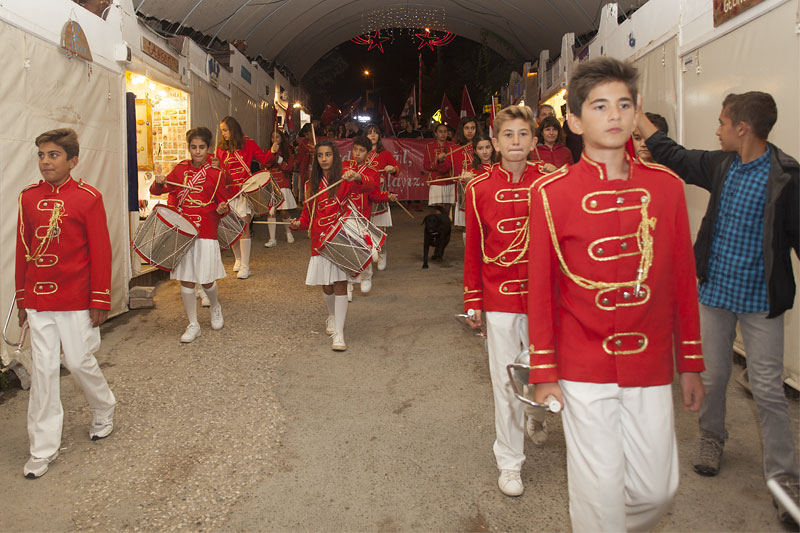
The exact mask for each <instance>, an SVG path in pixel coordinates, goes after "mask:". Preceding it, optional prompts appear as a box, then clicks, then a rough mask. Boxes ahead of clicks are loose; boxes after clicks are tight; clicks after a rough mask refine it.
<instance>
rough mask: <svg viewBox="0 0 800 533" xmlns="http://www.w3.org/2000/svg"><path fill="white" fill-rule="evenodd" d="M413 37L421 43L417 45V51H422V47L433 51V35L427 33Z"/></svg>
mask: <svg viewBox="0 0 800 533" xmlns="http://www.w3.org/2000/svg"><path fill="white" fill-rule="evenodd" d="M414 37H417V38H418V39H419V40H420V41H422V42H421V43H419V46H417V50H422V47H423V46H426V45H427V46H428V48H430V49H431V51H433V47H434V46H435V41H436V37H434V36H433V35H431V34H430V33H428V32H425V33H415V34H414Z"/></svg>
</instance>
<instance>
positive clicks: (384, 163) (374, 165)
mask: <svg viewBox="0 0 800 533" xmlns="http://www.w3.org/2000/svg"><path fill="white" fill-rule="evenodd" d="M364 135H365V136H366V137H367V139H369V140H370V142H371V143H372V146H370V153H369V155H368V156H367V161H368V162H369V163H368V164H369V168H371V169H372V170H374V171H375V172H377V173H378V180H379V182H378V187H377V191H376V192H388V190H389V175H390V174H397V173H398V172H400V163H398V162H397V160H396V159H395V158H394V156H393V155H392V153H391V152H390V151H389V150H386V149H385V148H384V147H383V143H382V142H381V130H380V128H379V127H378V126H377V125H376V124H369V125H367V127H366V128H364ZM373 203H374V205H373V206H372V215H371V221H372V223H373V224H375V225H376V226H378V227H379V228H380V229H381V231H386V228H389V227H391V226H392V211H391V210H390V209H389V204H388V203H377V202H374V201H373ZM384 269H386V246H384V247H383V248H382V249H381V251H380V252H379V253H378V270H384ZM362 289H363V287H362Z"/></svg>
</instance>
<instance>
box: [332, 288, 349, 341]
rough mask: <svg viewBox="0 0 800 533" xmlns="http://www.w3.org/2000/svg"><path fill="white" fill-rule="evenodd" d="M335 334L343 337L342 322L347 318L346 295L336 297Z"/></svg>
mask: <svg viewBox="0 0 800 533" xmlns="http://www.w3.org/2000/svg"><path fill="white" fill-rule="evenodd" d="M335 306H336V333H338V334H340V335H344V321H345V319H346V318H347V295H346V294H345V295H344V296H339V295H336V304H335Z"/></svg>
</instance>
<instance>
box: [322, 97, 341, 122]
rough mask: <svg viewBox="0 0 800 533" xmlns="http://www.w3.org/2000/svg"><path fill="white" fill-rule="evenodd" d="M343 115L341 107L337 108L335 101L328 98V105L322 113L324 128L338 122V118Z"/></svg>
mask: <svg viewBox="0 0 800 533" xmlns="http://www.w3.org/2000/svg"><path fill="white" fill-rule="evenodd" d="M341 114H342V112H341V111H340V110H339V106H337V105H336V103H335V102H334V101H333V100H331V99H330V98H328V103H326V104H325V110H324V111H323V112H322V117H321V118H320V122H321V123H322V125H323V126H327V125H328V124H330V123H331V122H333V121H334V120H336V118H337V117H338V116H339V115H341Z"/></svg>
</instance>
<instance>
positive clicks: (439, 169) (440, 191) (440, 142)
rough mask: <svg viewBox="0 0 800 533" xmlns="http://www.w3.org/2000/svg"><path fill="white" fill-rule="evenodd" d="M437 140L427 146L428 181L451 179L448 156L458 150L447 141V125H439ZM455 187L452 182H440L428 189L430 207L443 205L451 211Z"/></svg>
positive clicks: (436, 131) (436, 130)
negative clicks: (446, 162) (446, 161)
mask: <svg viewBox="0 0 800 533" xmlns="http://www.w3.org/2000/svg"><path fill="white" fill-rule="evenodd" d="M434 134H435V135H436V139H435V140H434V141H432V142H430V143H428V145H427V146H425V160H424V162H423V166H424V167H425V170H427V171H428V172H429V173H430V176H429V178H428V181H436V180H441V179H444V178H449V177H450V167H449V166H447V165H446V164H445V160H446V159H447V154H449V153H450V152H451V151H452V150H453V149H455V148H456V145H455V143H452V142H450V141H448V140H447V125H445V124H437V125H436V128H434ZM454 188H455V185H453V183H452V182H450V183H449V182H446V181H440V182H438V183H432V184H430V186H429V188H428V205H441V206H442V207H444V208H445V209H449V204H452V203H453V201H454V200H455V192H454V190H453V189H454Z"/></svg>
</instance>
